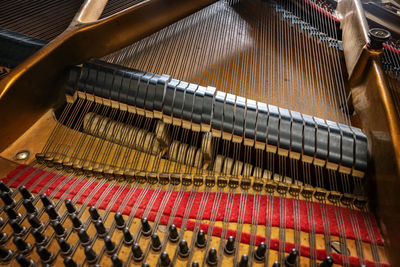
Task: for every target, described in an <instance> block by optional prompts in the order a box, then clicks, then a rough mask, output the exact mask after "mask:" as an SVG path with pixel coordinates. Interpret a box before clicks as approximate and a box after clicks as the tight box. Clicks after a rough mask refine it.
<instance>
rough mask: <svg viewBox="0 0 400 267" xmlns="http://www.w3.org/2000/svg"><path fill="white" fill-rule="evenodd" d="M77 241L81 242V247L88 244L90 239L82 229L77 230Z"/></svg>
mask: <svg viewBox="0 0 400 267" xmlns="http://www.w3.org/2000/svg"><path fill="white" fill-rule="evenodd" d="M78 236H79V241H81V243H82V245H83V246H86V245H88V244H89V243H90V237H89V235H88V233H87V232H86V230H85V229H84V228H81V229H79V230H78Z"/></svg>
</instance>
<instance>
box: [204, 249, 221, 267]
mask: <svg viewBox="0 0 400 267" xmlns="http://www.w3.org/2000/svg"><path fill="white" fill-rule="evenodd" d="M217 257H218V255H217V250H216V249H215V248H210V250H209V251H208V255H207V260H206V261H207V264H208V265H210V266H215V265H217V263H218V258H217Z"/></svg>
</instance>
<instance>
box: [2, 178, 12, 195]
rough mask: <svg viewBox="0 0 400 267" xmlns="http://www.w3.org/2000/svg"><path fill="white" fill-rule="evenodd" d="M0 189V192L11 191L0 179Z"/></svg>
mask: <svg viewBox="0 0 400 267" xmlns="http://www.w3.org/2000/svg"><path fill="white" fill-rule="evenodd" d="M0 191H1V192H2V193H11V189H10V188H9V187H8V186H7V185H5V184H4V183H3V181H0Z"/></svg>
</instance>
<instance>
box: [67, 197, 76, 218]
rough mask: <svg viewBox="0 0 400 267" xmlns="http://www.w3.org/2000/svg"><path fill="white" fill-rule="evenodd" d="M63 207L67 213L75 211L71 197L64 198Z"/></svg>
mask: <svg viewBox="0 0 400 267" xmlns="http://www.w3.org/2000/svg"><path fill="white" fill-rule="evenodd" d="M64 203H65V207H66V208H67V211H68V213H69V214H73V213H75V212H76V208H75V206H74V204H73V203H72V201H71V199H66V200H65V202H64Z"/></svg>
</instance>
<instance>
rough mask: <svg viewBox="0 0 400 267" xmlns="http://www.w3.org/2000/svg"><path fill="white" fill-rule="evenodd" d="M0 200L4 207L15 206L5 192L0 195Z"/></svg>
mask: <svg viewBox="0 0 400 267" xmlns="http://www.w3.org/2000/svg"><path fill="white" fill-rule="evenodd" d="M0 198H1V199H2V200H3V202H4V204H5V205H9V206H14V205H15V201H14V199H13V198H12V196H11V195H10V194H9V193H7V192H3V193H1V195H0Z"/></svg>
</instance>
